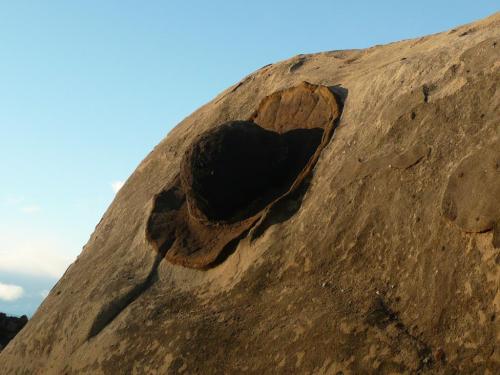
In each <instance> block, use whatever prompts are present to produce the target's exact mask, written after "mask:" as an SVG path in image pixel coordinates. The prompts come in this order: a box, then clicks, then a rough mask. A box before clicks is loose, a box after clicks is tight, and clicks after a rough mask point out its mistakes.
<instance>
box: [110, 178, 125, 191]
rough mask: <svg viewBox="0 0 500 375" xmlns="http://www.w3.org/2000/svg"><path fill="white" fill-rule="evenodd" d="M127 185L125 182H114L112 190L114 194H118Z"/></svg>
mask: <svg viewBox="0 0 500 375" xmlns="http://www.w3.org/2000/svg"><path fill="white" fill-rule="evenodd" d="M124 184H125V182H124V181H113V182H112V183H111V189H113V191H114V193H115V194H116V193H118V191H119V190H120V189H121V188H122V187H123V185H124Z"/></svg>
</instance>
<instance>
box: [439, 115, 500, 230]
mask: <svg viewBox="0 0 500 375" xmlns="http://www.w3.org/2000/svg"><path fill="white" fill-rule="evenodd" d="M498 126H500V123H499V124H498ZM485 143H486V146H484V147H481V148H480V149H479V150H477V151H475V152H474V153H473V154H472V155H469V156H468V157H466V158H465V159H464V160H463V161H462V162H461V163H460V164H459V165H458V168H457V169H456V170H455V171H454V172H453V173H452V175H451V176H450V179H449V181H448V186H447V188H446V192H445V195H444V198H443V211H444V214H445V215H446V216H447V217H448V218H449V219H450V220H452V221H454V222H455V223H456V224H457V225H458V226H459V227H460V228H462V229H463V230H464V231H466V232H483V231H487V230H491V229H493V227H494V225H495V223H496V222H497V221H498V220H500V140H498V139H497V140H493V142H491V141H490V140H488V139H485Z"/></svg>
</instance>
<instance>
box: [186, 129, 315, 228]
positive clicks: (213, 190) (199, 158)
mask: <svg viewBox="0 0 500 375" xmlns="http://www.w3.org/2000/svg"><path fill="white" fill-rule="evenodd" d="M322 135H323V129H319V128H315V129H294V130H290V131H288V132H286V133H283V134H279V133H276V132H273V131H270V130H266V129H264V128H262V127H260V126H259V125H258V124H255V123H253V122H250V121H233V122H229V123H226V124H224V125H221V126H220V127H218V128H217V131H216V132H213V133H211V134H210V136H208V137H206V138H203V139H201V140H200V142H199V143H198V144H197V145H196V148H195V150H194V152H193V153H192V156H191V161H190V166H191V175H192V176H193V180H192V190H193V194H194V197H195V199H196V202H197V204H198V207H199V208H200V210H201V211H202V212H203V213H204V214H205V215H206V217H207V218H208V219H209V220H210V221H225V222H236V221H239V220H242V219H245V218H247V217H250V216H252V215H254V214H256V213H257V212H259V211H260V210H262V209H263V208H264V207H265V206H266V205H267V204H269V203H270V202H271V201H273V200H274V199H276V198H277V197H279V196H280V195H282V194H283V193H285V192H286V191H287V190H288V189H289V188H290V186H291V184H292V183H293V181H294V180H295V178H296V177H297V175H298V174H299V173H300V171H302V169H303V168H304V167H305V165H306V164H307V162H308V161H309V159H310V158H311V156H312V155H313V154H314V152H315V151H316V149H317V147H318V145H319V144H320V142H321V138H322Z"/></svg>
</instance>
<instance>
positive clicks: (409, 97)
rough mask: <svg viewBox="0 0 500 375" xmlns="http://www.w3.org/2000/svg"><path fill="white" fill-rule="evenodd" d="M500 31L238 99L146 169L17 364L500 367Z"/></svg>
mask: <svg viewBox="0 0 500 375" xmlns="http://www.w3.org/2000/svg"><path fill="white" fill-rule="evenodd" d="M499 38H500V16H499V15H498V14H496V15H493V16H491V17H490V18H487V19H485V20H482V21H479V22H477V23H474V24H470V25H465V26H462V27H459V28H456V29H454V30H450V31H448V32H444V33H440V34H435V35H432V36H428V37H423V38H419V39H415V40H406V41H402V42H398V43H392V44H390V45H386V46H377V47H373V48H369V49H366V50H349V51H331V52H324V53H319V54H313V55H300V56H297V57H293V58H291V59H289V60H286V61H282V62H278V63H276V64H272V65H269V66H266V67H263V68H261V69H259V70H258V71H256V72H255V73H253V74H251V75H249V76H248V77H246V78H244V79H243V80H242V81H241V82H239V83H238V84H236V85H234V86H232V87H230V88H228V89H227V90H225V91H224V92H222V93H221V94H220V95H218V96H217V97H216V98H214V99H213V100H212V101H211V102H210V103H208V104H207V105H205V106H203V107H202V108H200V109H199V110H197V111H195V112H194V113H193V114H192V115H190V116H189V117H188V118H186V119H185V120H184V121H182V122H181V123H180V124H179V125H178V126H177V127H176V128H175V129H174V130H172V131H171V132H170V134H169V135H168V136H167V137H166V138H165V139H164V140H163V141H161V142H160V143H159V145H158V146H157V147H155V148H154V150H153V151H152V152H151V153H150V154H149V155H148V156H147V157H146V158H145V159H144V161H143V162H142V163H141V164H140V165H139V166H138V167H137V169H136V170H135V172H134V173H133V174H132V175H131V176H130V178H129V179H128V181H127V183H126V184H125V186H124V187H123V188H122V189H121V190H120V192H119V193H118V194H117V196H116V198H115V200H114V202H113V203H112V204H111V206H110V207H109V209H108V211H107V212H106V214H105V215H104V217H103V218H102V220H101V221H100V222H99V224H98V225H97V227H96V230H95V232H94V233H93V235H92V236H91V238H90V240H89V242H88V244H87V245H86V246H85V248H84V250H83V252H82V254H81V255H80V257H79V258H78V260H77V261H76V262H75V263H74V264H73V265H72V266H71V267H70V268H69V269H68V271H67V272H66V273H65V275H64V276H63V277H62V278H61V280H60V281H59V283H58V284H57V285H56V286H55V287H54V289H53V290H52V291H51V293H50V294H49V296H48V297H47V299H46V300H45V301H44V303H43V304H42V306H41V307H40V309H39V310H38V311H37V313H36V314H35V315H34V316H33V318H32V319H31V320H30V321H29V323H28V324H27V325H26V327H25V328H24V329H23V330H22V331H21V332H20V333H19V334H18V335H17V336H16V338H15V339H14V340H13V341H11V342H10V343H9V345H8V346H7V347H6V348H5V349H4V350H3V351H2V352H1V354H0V363H1V366H0V373H1V374H86V373H93V374H122V373H137V374H142V373H147V374H149V373H160V374H165V373H167V374H170V373H172V374H175V373H189V374H220V373H234V374H240V373H251V374H264V373H272V374H276V373H278V374H279V373H281V374H310V373H318V374H337V373H343V374H371V373H380V374H390V373H409V374H413V373H429V374H431V373H432V374H452V373H464V374H474V373H477V374H497V373H500V367H499V366H500V357H499V354H498V344H499V342H498V337H500V336H499V332H498V316H499V313H500V311H499V308H500V303H499V298H500V297H499V291H498V285H499V284H500V271H499V267H500V265H499V263H500V262H499V259H500V258H499V257H500V255H499V253H498V251H499V249H498V248H499V242H500V234H499V233H500V224H499V219H500V218H499V211H498V202H499V190H498V189H499V184H500V180H499V170H498V157H499V154H498V151H499V142H500V141H499V139H500V126H499V124H498V118H499V103H500V94H499V92H498V83H499V79H500V74H499V68H500V65H499V63H498V62H499V61H500V53H499V51H500V47H499V44H498V42H499ZM257 145H259V147H257Z"/></svg>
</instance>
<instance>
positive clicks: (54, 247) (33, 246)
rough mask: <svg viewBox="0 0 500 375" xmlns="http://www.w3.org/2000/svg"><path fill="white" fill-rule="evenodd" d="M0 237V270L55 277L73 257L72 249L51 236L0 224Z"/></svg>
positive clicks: (61, 272)
mask: <svg viewBox="0 0 500 375" xmlns="http://www.w3.org/2000/svg"><path fill="white" fill-rule="evenodd" d="M0 238H1V239H2V241H1V242H0V271H4V272H9V273H18V274H25V275H31V276H46V277H51V278H59V277H61V275H62V274H63V273H64V271H65V270H66V268H67V267H68V266H69V265H70V263H71V262H72V261H73V260H74V255H72V253H73V252H74V251H71V249H68V248H67V246H66V245H65V244H63V243H62V242H61V241H60V240H58V239H57V238H54V237H50V236H46V235H42V234H40V233H30V232H29V231H28V232H26V231H22V230H17V231H9V230H7V229H5V230H4V228H0Z"/></svg>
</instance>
